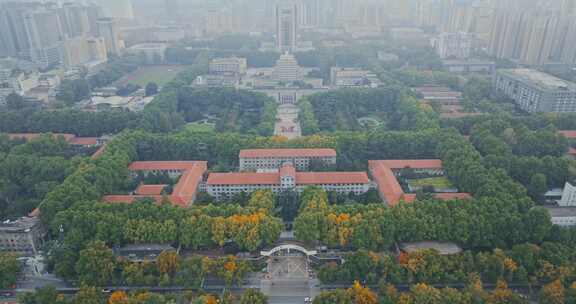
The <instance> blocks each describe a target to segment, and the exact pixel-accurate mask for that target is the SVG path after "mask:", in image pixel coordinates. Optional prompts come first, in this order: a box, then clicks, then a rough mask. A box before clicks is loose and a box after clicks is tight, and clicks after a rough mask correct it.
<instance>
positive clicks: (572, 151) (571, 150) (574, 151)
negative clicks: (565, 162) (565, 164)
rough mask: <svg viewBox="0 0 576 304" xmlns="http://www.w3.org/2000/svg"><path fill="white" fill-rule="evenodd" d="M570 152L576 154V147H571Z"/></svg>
mask: <svg viewBox="0 0 576 304" xmlns="http://www.w3.org/2000/svg"><path fill="white" fill-rule="evenodd" d="M568 154H570V155H574V156H576V149H575V148H570V149H569V150H568Z"/></svg>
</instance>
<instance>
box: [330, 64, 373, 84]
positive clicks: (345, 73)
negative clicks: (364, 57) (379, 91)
mask: <svg viewBox="0 0 576 304" xmlns="http://www.w3.org/2000/svg"><path fill="white" fill-rule="evenodd" d="M330 82H331V84H332V86H336V87H377V86H378V85H379V84H380V79H379V78H378V76H377V75H376V74H375V73H373V72H371V71H367V70H362V69H358V68H341V67H332V68H331V69H330Z"/></svg>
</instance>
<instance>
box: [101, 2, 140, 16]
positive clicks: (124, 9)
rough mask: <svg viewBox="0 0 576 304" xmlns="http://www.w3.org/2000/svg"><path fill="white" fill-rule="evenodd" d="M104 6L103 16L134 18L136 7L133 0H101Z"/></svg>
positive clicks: (102, 6)
mask: <svg viewBox="0 0 576 304" xmlns="http://www.w3.org/2000/svg"><path fill="white" fill-rule="evenodd" d="M98 4H99V5H100V7H101V8H102V16H103V17H108V18H114V19H121V20H122V19H123V20H132V19H134V7H133V5H132V0H99V1H98Z"/></svg>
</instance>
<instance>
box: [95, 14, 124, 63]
mask: <svg viewBox="0 0 576 304" xmlns="http://www.w3.org/2000/svg"><path fill="white" fill-rule="evenodd" d="M97 25H98V36H99V37H102V38H104V42H105V43H106V50H107V52H108V53H109V54H113V55H117V54H119V53H120V51H121V50H122V44H121V41H120V38H119V36H118V30H117V29H116V23H115V22H114V19H112V18H100V19H98V21H97Z"/></svg>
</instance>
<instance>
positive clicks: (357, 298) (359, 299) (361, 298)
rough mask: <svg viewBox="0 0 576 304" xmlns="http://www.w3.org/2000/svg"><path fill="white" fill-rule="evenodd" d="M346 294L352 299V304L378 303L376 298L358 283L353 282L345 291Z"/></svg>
mask: <svg viewBox="0 0 576 304" xmlns="http://www.w3.org/2000/svg"><path fill="white" fill-rule="evenodd" d="M346 294H347V295H348V296H349V297H350V298H351V299H352V302H353V303H354V304H377V303H378V296H377V295H376V294H375V293H374V292H372V291H371V290H370V289H369V288H367V287H364V286H362V285H361V284H360V282H358V281H355V282H354V285H352V287H350V288H349V289H348V290H346Z"/></svg>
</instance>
